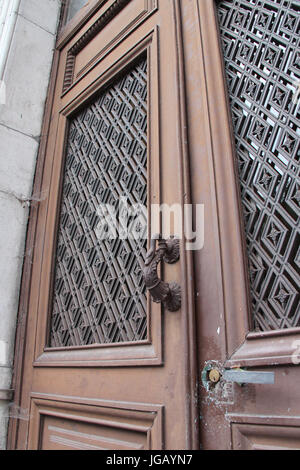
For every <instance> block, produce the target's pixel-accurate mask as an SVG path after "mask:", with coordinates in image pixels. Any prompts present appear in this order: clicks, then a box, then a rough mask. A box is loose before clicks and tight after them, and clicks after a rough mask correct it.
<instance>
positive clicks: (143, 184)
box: [10, 0, 198, 449]
mask: <svg viewBox="0 0 300 470" xmlns="http://www.w3.org/2000/svg"><path fill="white" fill-rule="evenodd" d="M93 8H94V6H93ZM93 11H94V10H93ZM76 18H77V16H76ZM76 18H75V19H76ZM78 21H79V22H81V27H80V30H78V29H76V28H75V29H74V35H72V34H71V32H70V30H69V29H68V28H67V29H66V36H65V37H62V36H61V37H60V39H59V40H58V43H57V48H58V50H59V56H58V70H57V76H56V79H55V89H54V91H53V103H52V105H51V108H50V112H49V119H50V125H49V133H48V140H47V145H46V150H45V152H46V153H45V162H44V167H43V173H42V182H41V193H42V194H43V198H42V201H41V203H40V206H39V210H38V214H37V219H36V220H37V222H36V228H35V245H34V258H33V264H32V272H31V283H30V295H29V298H28V317H27V324H26V339H25V342H24V351H23V352H24V354H22V357H23V358H25V359H24V361H23V362H22V368H21V367H20V366H18V367H19V372H18V374H19V375H18V378H17V379H16V381H17V383H18V385H17V387H18V386H19V392H18V393H17V400H18V401H17V402H16V404H17V406H19V407H21V408H22V409H26V410H28V416H29V419H28V421H18V420H17V421H15V422H14V421H13V420H11V434H10V442H11V447H16V448H31V449H36V448H44V449H48V448H51V449H52V448H86V449H90V448H107V449H122V448H127V449H138V448H139V449H140V448H141V449H142V448H143V449H162V448H167V449H181V448H182V449H192V448H196V447H197V445H198V441H197V430H196V429H195V427H194V426H193V424H192V423H193V422H194V420H195V419H196V414H195V413H196V403H195V401H194V400H191V399H187V397H192V396H193V394H194V386H195V385H194V383H195V380H196V375H195V346H194V344H195V343H194V334H195V328H194V327H193V322H194V317H193V308H190V306H191V305H192V301H193V300H192V299H193V296H192V288H191V284H190V281H188V280H190V279H191V272H192V271H191V257H190V255H189V254H188V253H187V252H186V250H185V249H184V243H183V241H180V261H178V262H177V263H175V264H172V265H171V264H170V265H167V264H166V265H163V267H162V268H161V270H160V271H161V272H160V274H162V275H163V278H164V279H166V280H168V279H170V280H172V281H176V282H177V283H178V284H179V285H180V286H181V289H182V304H181V305H182V307H181V309H180V310H178V311H177V312H172V313H171V312H168V311H167V310H165V309H164V308H163V307H162V306H161V304H157V303H154V302H152V301H151V299H150V296H149V294H146V291H145V286H144V283H143V279H142V269H143V267H144V260H145V256H146V250H147V248H148V247H149V240H150V236H151V235H152V234H155V233H158V232H161V224H160V220H158V221H155V220H152V219H151V217H150V208H151V204H160V203H166V204H169V205H173V204H174V203H179V204H183V201H188V200H189V199H188V198H189V188H188V184H187V175H186V170H184V167H185V166H186V165H187V153H186V144H185V141H184V134H185V129H186V124H185V114H184V108H183V106H182V103H183V102H184V89H183V77H182V70H183V69H182V63H183V62H182V51H181V49H178V47H177V44H178V41H179V42H180V34H181V32H180V27H179V26H180V16H179V3H178V2H156V1H144V2H141V1H140V0H131V1H130V2H128V1H127V2H126V1H121V2H119V1H99V4H98V8H97V9H96V11H94V14H93V16H92V17H87V19H86V22H85V23H84V22H83V20H82V18H80V20H78ZM120 25H122V27H121V26H120ZM100 45H101V48H100V47H99V46H100ZM74 46H76V47H75V48H74ZM99 49H100V50H99ZM70 51H71V52H70ZM71 56H72V57H71ZM78 72H79V73H78ZM170 181H172V185H170V184H169V182H170ZM121 197H124V198H125V197H126V198H127V199H128V200H129V202H128V205H129V207H134V204H136V203H142V204H143V205H144V206H145V208H146V215H147V216H148V220H149V221H150V220H151V223H150V222H149V223H148V226H146V238H145V239H139V238H138V237H137V238H134V237H133V238H130V237H128V238H125V239H124V240H123V238H122V237H119V236H118V237H117V238H113V237H112V238H111V239H108V240H107V239H104V240H102V239H101V237H100V236H99V233H100V232H101V230H100V229H101V224H100V222H101V215H102V213H101V212H99V206H100V208H101V207H102V206H103V204H111V206H112V207H113V205H115V206H117V209H118V204H119V201H120V198H121ZM101 204H102V206H101ZM132 219H134V220H133V222H134V223H135V224H136V225H137V222H138V220H137V216H136V214H135V215H134V216H132ZM99 224H100V225H99ZM129 229H130V230H131V231H133V232H134V230H135V226H132V225H131V228H130V227H129ZM136 231H137V232H138V230H136ZM174 350H176V354H174ZM19 359H20V360H21V358H20V357H19Z"/></svg>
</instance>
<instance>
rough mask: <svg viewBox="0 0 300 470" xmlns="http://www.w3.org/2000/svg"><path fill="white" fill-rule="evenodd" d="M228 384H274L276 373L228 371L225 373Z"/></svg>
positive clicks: (224, 377) (224, 376)
mask: <svg viewBox="0 0 300 470" xmlns="http://www.w3.org/2000/svg"><path fill="white" fill-rule="evenodd" d="M223 379H224V380H225V381H226V382H237V383H239V384H274V382H275V374H274V372H261V371H259V372H258V371H254V370H253V371H252V370H242V369H226V370H225V371H224V373H223Z"/></svg>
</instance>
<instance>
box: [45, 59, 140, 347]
mask: <svg viewBox="0 0 300 470" xmlns="http://www.w3.org/2000/svg"><path fill="white" fill-rule="evenodd" d="M121 197H124V198H126V200H127V204H128V207H129V208H131V207H134V206H135V205H136V206H137V205H138V204H140V205H143V206H144V207H145V206H146V205H147V60H146V58H142V59H141V60H140V61H139V62H138V63H137V64H135V65H134V66H133V67H132V68H131V69H130V70H129V71H127V72H126V74H124V75H123V76H122V77H119V78H118V79H117V81H115V82H114V83H112V84H111V85H110V86H109V88H106V89H105V90H104V91H102V92H101V93H100V94H99V95H98V96H97V97H96V98H95V99H94V101H93V102H92V103H91V104H89V105H88V106H87V107H86V108H85V109H84V110H83V111H81V112H80V113H79V114H78V115H77V116H75V117H74V118H73V119H72V120H71V122H70V129H69V135H68V141H67V149H66V162H65V170H64V181H63V189H62V202H61V212H60V223H59V228H58V240H57V252H56V262H55V279H54V293H53V308H52V315H51V328H50V346H51V347H68V346H83V345H89V344H95V343H99V344H103V343H118V342H125V341H130V342H132V341H139V340H144V339H146V337H147V314H146V293H145V286H144V282H143V278H142V271H141V268H142V267H143V264H144V260H145V256H146V251H147V240H146V236H145V234H144V236H140V237H135V238H133V237H130V236H128V237H127V238H126V239H125V237H123V238H124V239H120V237H119V236H118V233H117V234H116V236H113V233H110V236H109V237H108V238H107V239H103V238H104V237H100V239H99V230H100V232H101V231H102V230H105V224H104V225H103V226H102V224H103V220H101V214H102V215H103V214H104V212H103V210H101V211H100V212H99V207H104V206H103V205H106V206H105V207H107V205H110V207H113V208H114V209H115V214H116V218H117V219H118V218H119V215H120V214H119V211H120V210H121V207H122V206H120V198H121ZM99 224H100V229H99ZM130 224H131V225H130V227H131V229H132V230H136V231H137V230H138V228H137V226H135V224H139V226H141V225H142V224H141V222H140V220H139V217H136V214H134V213H133V212H132V213H131V221H130ZM143 227H144V230H147V228H146V223H145V224H144V225H143ZM102 235H103V234H102ZM129 235H130V233H129Z"/></svg>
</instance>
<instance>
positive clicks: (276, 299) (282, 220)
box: [217, 0, 300, 331]
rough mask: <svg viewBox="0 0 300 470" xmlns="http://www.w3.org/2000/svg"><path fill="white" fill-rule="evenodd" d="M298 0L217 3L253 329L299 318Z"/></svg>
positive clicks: (291, 322) (290, 324) (294, 322)
mask: <svg viewBox="0 0 300 470" xmlns="http://www.w3.org/2000/svg"><path fill="white" fill-rule="evenodd" d="M299 8H300V5H299V2H296V1H286V0H274V1H263V0H248V1H239V0H228V1H223V0H222V1H220V2H218V4H217V10H218V16H219V24H220V31H221V42H222V47H223V52H224V59H225V70H226V76H227V82H228V89H229V98H230V103H231V110H232V118H233V126H234V131H235V140H236V149H237V152H236V153H237V158H238V167H239V177H240V187H241V196H242V204H243V210H244V219H245V230H246V240H247V248H248V255H249V270H250V283H251V294H252V311H253V318H254V329H256V330H262V331H266V330H272V329H283V328H291V327H299V326H300V309H299V285H300V279H299V261H300V248H299V231H298V224H299V203H300V182H299V126H298V123H299V121H298V120H299V103H300V99H299V98H300V96H299V89H300V88H299V85H300V81H299V71H300V51H299Z"/></svg>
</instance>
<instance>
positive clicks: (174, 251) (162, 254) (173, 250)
mask: <svg viewBox="0 0 300 470" xmlns="http://www.w3.org/2000/svg"><path fill="white" fill-rule="evenodd" d="M156 240H158V248H157V249H156ZM179 258H180V246H179V240H178V239H177V238H169V240H164V239H163V238H162V236H161V235H154V236H153V237H152V239H151V243H150V249H149V251H148V253H147V255H146V261H145V267H144V270H143V275H144V281H145V284H146V288H147V289H148V291H149V292H150V295H151V297H152V300H153V302H156V303H162V304H163V305H164V306H165V307H166V309H167V310H169V311H170V312H176V311H177V310H179V309H180V307H181V288H180V286H179V285H178V284H177V283H176V282H170V283H167V282H164V281H162V280H161V279H160V278H159V277H158V273H157V268H158V264H159V263H160V262H161V261H162V260H163V261H165V262H166V263H168V264H173V263H176V262H177V261H178V260H179Z"/></svg>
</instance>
